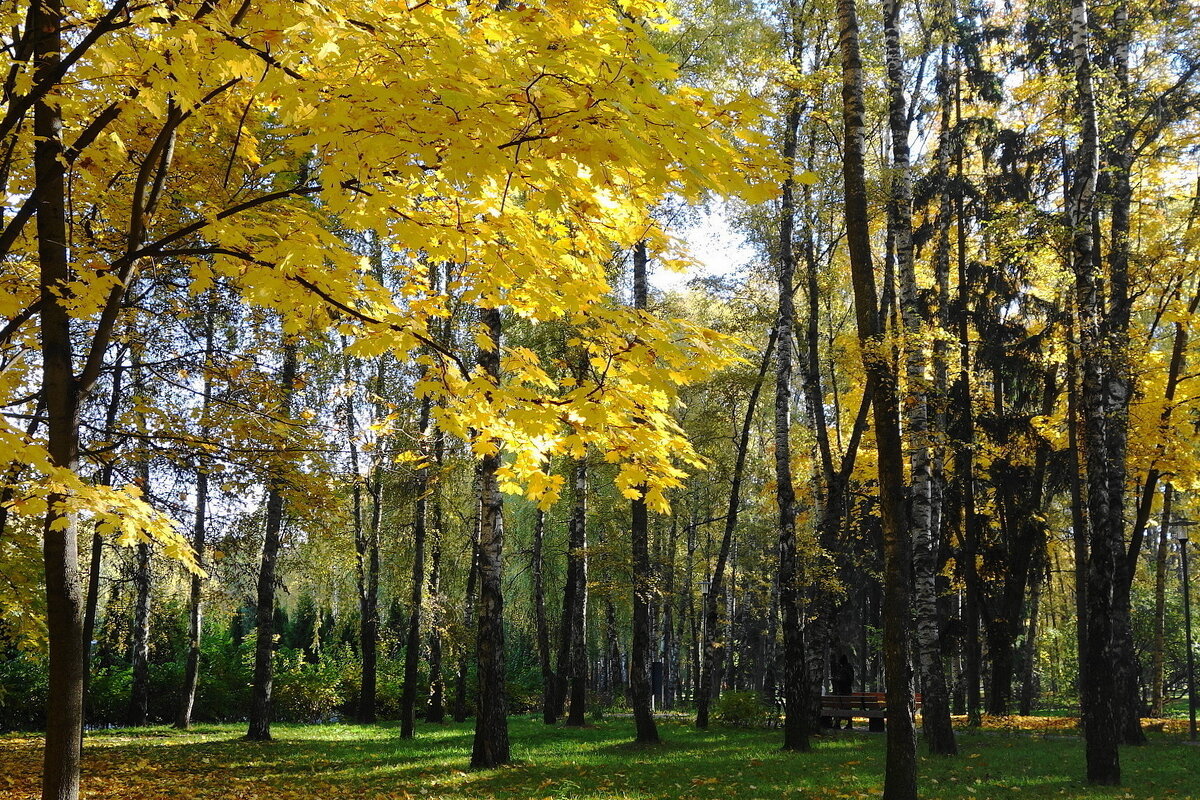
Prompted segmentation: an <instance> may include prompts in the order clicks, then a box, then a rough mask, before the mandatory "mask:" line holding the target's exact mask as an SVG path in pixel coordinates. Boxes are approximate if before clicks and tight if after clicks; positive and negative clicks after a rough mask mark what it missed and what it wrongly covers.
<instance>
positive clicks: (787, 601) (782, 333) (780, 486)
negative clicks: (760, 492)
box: [775, 0, 809, 751]
mask: <svg viewBox="0 0 1200 800" xmlns="http://www.w3.org/2000/svg"><path fill="white" fill-rule="evenodd" d="M788 10H789V16H790V19H791V28H792V37H791V41H790V42H789V46H790V50H791V54H790V55H791V60H792V61H793V63H795V62H797V61H798V60H799V49H800V42H799V36H798V35H797V33H796V30H795V29H796V27H797V26H798V21H797V20H796V13H797V12H796V3H795V2H794V0H792V2H790V3H789V6H788ZM800 102H801V100H800V94H799V92H798V91H797V90H795V89H793V90H790V91H789V92H788V96H787V99H786V101H785V103H786V108H787V117H786V120H785V122H784V130H783V154H782V155H783V159H784V162H785V163H786V164H787V165H788V168H789V174H788V176H787V178H786V179H785V180H784V182H783V198H782V203H781V207H780V220H779V268H778V271H777V273H776V285H777V287H778V294H779V309H778V314H777V316H776V319H775V345H776V348H777V350H778V352H777V353H776V356H775V483H776V488H775V503H776V506H777V508H778V516H777V519H778V524H779V534H778V535H779V551H778V556H779V609H780V615H781V617H782V621H783V696H784V722H783V749H784V750H795V751H807V750H808V749H809V744H808V735H809V730H808V723H809V720H808V716H809V712H808V699H807V695H808V676H807V675H806V674H805V673H806V671H807V669H806V667H807V663H806V659H805V654H804V631H803V630H802V628H801V621H800V608H799V601H800V585H801V575H800V565H799V558H798V556H797V552H796V549H797V548H796V490H795V486H794V485H793V483H792V463H791V453H792V450H791V430H792V425H791V410H792V409H791V404H792V357H793V353H794V349H793V334H792V331H793V328H794V327H795V319H796V312H795V304H794V302H793V298H792V292H793V289H792V286H793V283H794V281H795V273H796V259H795V249H794V248H795V243H794V239H795V237H794V235H793V230H794V226H795V219H796V202H795V193H794V190H795V178H794V173H795V162H796V136H797V130H798V128H799V127H800V113H801V111H800Z"/></svg>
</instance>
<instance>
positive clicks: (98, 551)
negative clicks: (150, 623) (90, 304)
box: [80, 353, 125, 735]
mask: <svg viewBox="0 0 1200 800" xmlns="http://www.w3.org/2000/svg"><path fill="white" fill-rule="evenodd" d="M124 361H125V356H124V353H122V354H120V355H118V357H117V359H116V363H115V364H114V365H113V378H112V395H111V396H110V397H109V401H108V410H107V411H106V412H105V415H104V435H105V438H106V439H109V438H110V437H112V436H114V435H115V433H114V427H115V425H116V421H117V412H118V411H120V406H121V384H122V382H123V379H124V375H125V363H124ZM110 441H111V439H110ZM115 464H116V454H115V453H110V454H109V455H108V457H107V459H106V460H105V462H104V467H103V469H101V471H100V483H101V484H102V485H104V486H109V485H111V484H112V478H113V470H114V466H115ZM103 561H104V537H103V536H102V535H101V534H100V525H99V524H96V525H95V526H93V528H92V551H91V557H90V558H89V563H88V584H87V605H86V606H85V608H84V612H83V707H84V723H85V724H86V722H87V716H86V713H87V700H88V687H89V685H90V683H91V674H92V673H91V666H92V640H93V639H94V638H95V635H96V613H97V610H98V608H99V605H100V568H101V567H102V566H103ZM82 733H83V732H82V730H81V731H80V734H81V735H82Z"/></svg>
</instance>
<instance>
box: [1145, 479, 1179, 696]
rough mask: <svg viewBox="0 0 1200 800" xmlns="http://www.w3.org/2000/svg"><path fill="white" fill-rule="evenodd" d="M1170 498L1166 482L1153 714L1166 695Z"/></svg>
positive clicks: (1157, 566)
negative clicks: (1165, 655) (1164, 682)
mask: <svg viewBox="0 0 1200 800" xmlns="http://www.w3.org/2000/svg"><path fill="white" fill-rule="evenodd" d="M1174 501H1175V487H1174V486H1172V485H1171V484H1169V483H1168V484H1167V485H1166V486H1165V487H1164V488H1163V505H1162V522H1161V523H1160V524H1159V528H1158V551H1157V553H1156V554H1155V558H1154V661H1153V666H1152V667H1151V671H1150V692H1151V694H1150V706H1151V709H1152V710H1151V713H1152V714H1153V715H1154V716H1155V717H1161V716H1162V715H1163V702H1164V698H1165V695H1166V691H1165V687H1164V685H1163V681H1164V678H1165V669H1164V665H1163V656H1164V653H1165V650H1166V607H1167V552H1168V549H1169V544H1168V543H1169V542H1170V537H1169V535H1168V532H1169V531H1170V529H1171V511H1172V506H1173V505H1174Z"/></svg>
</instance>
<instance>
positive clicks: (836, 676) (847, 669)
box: [832, 653, 854, 730]
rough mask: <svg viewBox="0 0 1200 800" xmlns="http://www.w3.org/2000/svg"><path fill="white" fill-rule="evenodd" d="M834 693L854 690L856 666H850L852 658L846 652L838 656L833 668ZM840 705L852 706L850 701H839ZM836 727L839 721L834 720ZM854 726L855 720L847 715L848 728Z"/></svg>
mask: <svg viewBox="0 0 1200 800" xmlns="http://www.w3.org/2000/svg"><path fill="white" fill-rule="evenodd" d="M832 673H833V674H832V681H833V693H834V694H836V695H849V694H851V693H853V691H854V667H852V666H850V659H848V658H846V654H845V653H842V654H841V655H840V656H838V661H837V664H835V665H834V667H833V670H832ZM839 705H842V707H843V708H850V707H851V706H850V702H849V701H848V700H847V701H839ZM834 727H835V728H836V727H837V721H836V720H835V721H834ZM853 728H854V720H853V719H851V718H850V717H846V730H852V729H853Z"/></svg>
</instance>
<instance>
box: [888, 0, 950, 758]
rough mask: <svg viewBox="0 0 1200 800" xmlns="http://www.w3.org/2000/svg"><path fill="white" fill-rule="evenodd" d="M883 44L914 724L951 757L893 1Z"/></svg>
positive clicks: (926, 407) (899, 53) (900, 70)
mask: <svg viewBox="0 0 1200 800" xmlns="http://www.w3.org/2000/svg"><path fill="white" fill-rule="evenodd" d="M883 18H884V42H885V48H886V61H887V85H888V97H889V103H888V106H889V111H888V122H889V127H890V129H891V139H892V182H891V192H890V198H889V201H890V202H889V212H890V213H889V215H888V218H889V225H890V227H891V231H892V241H893V247H894V252H895V259H896V272H897V276H898V278H899V281H900V310H901V318H902V319H903V324H904V332H905V339H906V340H907V341H906V343H905V351H906V354H905V370H906V373H907V378H908V380H907V386H906V397H905V400H904V409H905V415H904V416H905V425H906V427H907V433H908V436H909V448H910V450H909V458H910V462H911V466H912V485H911V494H910V502H909V525H910V527H911V533H912V537H913V551H914V560H913V569H914V573H915V588H916V592H915V600H916V603H915V605H916V609H915V610H916V622H917V649H918V654H919V661H920V665H921V678H922V681H921V684H922V692H923V695H924V705H923V708H922V710H921V719H922V722H923V728H924V732H925V742H926V745H927V746H928V747H929V752H930V753H934V754H938V755H954V754H955V753H957V752H958V745H957V744H956V742H955V740H954V729H953V728H952V727H951V724H950V692H949V689H948V687H947V685H946V667H945V664H944V663H943V662H942V641H941V631H940V629H939V625H938V613H937V559H938V542H937V533H936V531H935V530H934V528H933V514H934V510H933V469H932V460H931V458H930V452H929V398H928V393H927V390H926V387H925V367H926V353H925V346H924V343H923V341H922V339H923V338H924V331H923V330H922V328H923V325H924V324H925V323H926V322H928V320H926V319H925V318H924V315H923V314H922V312H921V308H920V300H919V297H918V289H917V278H916V270H915V268H914V265H913V233H912V178H911V174H910V170H911V167H910V165H909V149H908V136H909V124H908V106H907V104H906V103H905V99H904V56H903V53H902V51H901V49H900V28H899V26H900V0H885V2H884V7H883Z"/></svg>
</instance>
